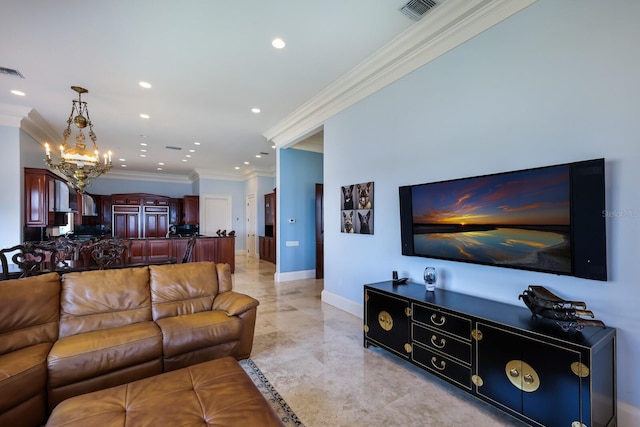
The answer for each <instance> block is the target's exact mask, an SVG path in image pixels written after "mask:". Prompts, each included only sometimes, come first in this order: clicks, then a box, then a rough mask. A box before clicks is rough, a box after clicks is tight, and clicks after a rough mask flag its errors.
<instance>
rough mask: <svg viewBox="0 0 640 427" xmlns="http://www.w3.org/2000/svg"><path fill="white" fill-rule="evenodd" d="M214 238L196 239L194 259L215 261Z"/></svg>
mask: <svg viewBox="0 0 640 427" xmlns="http://www.w3.org/2000/svg"><path fill="white" fill-rule="evenodd" d="M215 240H216V239H215V238H211V239H198V240H197V241H196V247H195V261H216V255H217V254H216V244H215Z"/></svg>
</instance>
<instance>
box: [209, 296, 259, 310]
mask: <svg viewBox="0 0 640 427" xmlns="http://www.w3.org/2000/svg"><path fill="white" fill-rule="evenodd" d="M259 304H260V302H259V301H258V300H257V299H255V298H252V297H250V296H249V295H245V294H241V293H238V292H234V291H227V292H223V293H221V294H218V296H216V298H215V299H214V300H213V310H222V311H225V312H226V313H227V314H228V315H229V316H237V315H239V314H242V313H244V312H246V311H249V310H251V309H252V308H254V307H257V306H258V305H259Z"/></svg>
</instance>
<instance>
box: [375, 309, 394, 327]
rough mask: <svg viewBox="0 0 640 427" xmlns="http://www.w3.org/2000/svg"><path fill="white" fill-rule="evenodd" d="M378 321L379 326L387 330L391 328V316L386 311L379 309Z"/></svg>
mask: <svg viewBox="0 0 640 427" xmlns="http://www.w3.org/2000/svg"><path fill="white" fill-rule="evenodd" d="M378 323H380V327H381V328H382V329H384V330H385V331H387V332H388V331H390V330H391V329H392V328H393V318H392V317H391V315H390V314H389V313H387V312H386V311H381V312H380V314H378Z"/></svg>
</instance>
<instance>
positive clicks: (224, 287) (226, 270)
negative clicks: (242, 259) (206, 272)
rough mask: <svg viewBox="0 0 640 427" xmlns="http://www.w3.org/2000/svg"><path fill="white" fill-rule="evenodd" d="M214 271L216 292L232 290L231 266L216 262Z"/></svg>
mask: <svg viewBox="0 0 640 427" xmlns="http://www.w3.org/2000/svg"><path fill="white" fill-rule="evenodd" d="M216 271H217V272H218V294H222V293H224V292H227V291H231V290H233V280H231V266H230V265H229V264H227V263H218V264H216Z"/></svg>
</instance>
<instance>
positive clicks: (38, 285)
mask: <svg viewBox="0 0 640 427" xmlns="http://www.w3.org/2000/svg"><path fill="white" fill-rule="evenodd" d="M59 295H60V276H58V274H57V273H49V274H43V275H40V276H34V277H27V278H24V279H15V280H4V281H0V304H1V308H0V354H5V353H9V352H12V351H16V350H19V349H21V348H24V347H28V346H31V345H35V344H40V343H43V342H51V343H52V342H54V341H55V340H56V339H57V338H58V319H59V313H60V305H59V302H60V299H59ZM7 302H9V303H7Z"/></svg>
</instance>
